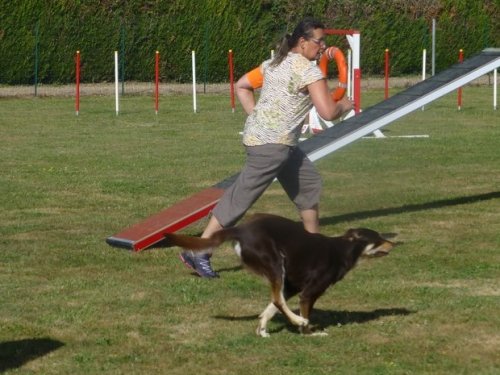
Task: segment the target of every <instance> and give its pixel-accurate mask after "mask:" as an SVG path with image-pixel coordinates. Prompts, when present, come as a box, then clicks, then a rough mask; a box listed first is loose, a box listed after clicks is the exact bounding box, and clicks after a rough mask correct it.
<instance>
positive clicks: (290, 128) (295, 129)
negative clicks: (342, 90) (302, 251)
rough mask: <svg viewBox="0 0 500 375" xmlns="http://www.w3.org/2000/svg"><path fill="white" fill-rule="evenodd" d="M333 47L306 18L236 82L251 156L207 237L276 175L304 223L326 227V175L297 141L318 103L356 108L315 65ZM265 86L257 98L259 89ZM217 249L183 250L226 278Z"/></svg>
mask: <svg viewBox="0 0 500 375" xmlns="http://www.w3.org/2000/svg"><path fill="white" fill-rule="evenodd" d="M325 47H326V45H325V42H324V26H323V24H322V23H321V22H319V21H317V20H315V19H313V18H306V19H304V20H303V21H302V22H300V23H299V24H298V25H297V27H296V28H295V30H294V31H293V33H292V35H287V36H286V37H285V38H284V39H283V41H282V42H281V45H280V47H279V49H278V51H277V53H276V56H275V58H274V59H273V60H267V61H264V62H263V63H262V65H261V66H260V67H259V68H257V69H254V70H252V71H251V72H248V73H246V74H245V75H244V76H243V77H241V78H240V80H239V81H238V82H237V83H236V94H237V96H238V99H239V100H240V102H241V104H242V106H243V108H244V110H245V112H246V113H247V114H248V118H247V120H246V123H245V129H244V132H243V144H244V146H245V148H246V153H247V159H246V163H245V166H244V167H243V170H242V171H241V173H240V175H239V176H238V178H237V180H236V181H235V182H234V184H233V185H232V186H231V187H230V188H228V189H227V190H226V191H225V193H224V195H223V196H222V198H221V200H220V201H219V203H218V204H217V206H215V208H214V210H213V212H212V217H211V218H210V221H209V223H208V224H207V227H206V228H205V230H204V232H203V234H202V237H205V238H206V237H210V236H211V235H212V233H214V232H216V231H218V230H220V229H222V228H224V227H228V226H232V225H234V224H235V223H236V222H237V221H238V220H239V219H241V217H243V215H244V214H245V212H246V211H247V210H248V209H249V208H250V207H251V206H252V204H253V203H254V202H255V201H256V200H257V199H258V198H259V197H260V196H261V195H262V194H263V193H264V191H265V190H266V189H267V187H268V186H269V185H270V184H271V183H272V181H273V180H274V179H275V178H277V179H278V181H279V182H280V184H281V185H282V186H283V189H284V190H285V191H286V193H287V195H288V197H289V198H290V200H292V201H293V202H294V203H295V205H296V207H297V209H298V210H299V213H300V217H301V219H302V221H303V223H304V228H305V229H306V230H307V231H309V232H311V233H318V232H319V198H320V192H321V177H320V175H319V173H318V172H317V171H316V169H315V167H314V165H313V164H312V162H311V161H310V160H309V159H308V158H307V156H306V155H305V154H304V153H303V152H302V151H301V150H300V149H299V148H298V147H297V143H298V139H299V136H300V130H301V128H302V124H303V122H304V120H305V118H306V116H307V114H308V113H309V111H310V110H311V108H312V106H313V105H314V106H315V107H316V110H317V111H318V113H319V115H320V116H321V117H322V118H324V119H325V120H333V119H335V118H338V117H339V116H341V115H342V114H343V113H345V112H347V111H349V110H351V109H352V103H351V102H350V101H349V100H347V99H342V100H340V101H338V102H334V101H332V99H331V96H330V92H329V89H328V86H327V83H326V80H325V79H324V77H323V74H322V73H321V70H320V69H319V67H318V66H317V65H316V64H315V61H317V60H318V59H319V58H320V56H321V54H322V53H323V52H324V50H325ZM262 77H263V83H262ZM261 85H262V90H261V93H260V97H259V100H258V102H257V103H256V102H255V98H254V90H255V89H256V88H258V87H260V86H261ZM210 256H211V254H210V253H205V254H201V255H200V253H197V254H195V253H194V252H191V251H185V252H183V253H181V255H180V257H181V260H182V261H183V262H184V263H185V264H186V266H188V267H190V268H192V269H194V270H195V271H196V272H197V273H198V274H199V275H200V276H201V277H207V278H214V277H218V274H217V273H216V272H214V271H213V270H212V267H211V265H210Z"/></svg>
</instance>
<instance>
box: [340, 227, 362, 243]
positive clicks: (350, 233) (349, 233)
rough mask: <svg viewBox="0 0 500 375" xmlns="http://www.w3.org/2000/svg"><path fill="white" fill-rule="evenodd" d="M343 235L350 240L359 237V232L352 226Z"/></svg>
mask: <svg viewBox="0 0 500 375" xmlns="http://www.w3.org/2000/svg"><path fill="white" fill-rule="evenodd" d="M343 237H344V238H345V239H346V240H348V241H351V242H352V241H355V240H357V239H359V233H358V230H357V229H355V228H350V229H348V230H347V232H345V233H344V235H343Z"/></svg>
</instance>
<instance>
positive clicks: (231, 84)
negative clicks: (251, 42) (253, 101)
mask: <svg viewBox="0 0 500 375" xmlns="http://www.w3.org/2000/svg"><path fill="white" fill-rule="evenodd" d="M228 58H229V89H230V94H231V110H232V111H233V113H234V108H235V105H234V65H233V50H232V49H230V50H229V56H228Z"/></svg>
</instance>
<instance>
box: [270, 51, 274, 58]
mask: <svg viewBox="0 0 500 375" xmlns="http://www.w3.org/2000/svg"><path fill="white" fill-rule="evenodd" d="M273 59H274V50H273V49H272V50H271V60H273Z"/></svg>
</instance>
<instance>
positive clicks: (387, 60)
mask: <svg viewBox="0 0 500 375" xmlns="http://www.w3.org/2000/svg"><path fill="white" fill-rule="evenodd" d="M384 98H385V99H387V98H389V50H388V49H387V48H386V50H385V95H384Z"/></svg>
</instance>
